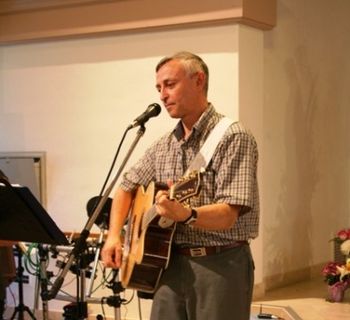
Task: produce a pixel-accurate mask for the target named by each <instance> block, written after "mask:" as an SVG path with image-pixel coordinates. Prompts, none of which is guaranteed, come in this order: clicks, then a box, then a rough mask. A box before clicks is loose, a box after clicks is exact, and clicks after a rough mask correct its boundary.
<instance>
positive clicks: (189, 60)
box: [156, 51, 209, 94]
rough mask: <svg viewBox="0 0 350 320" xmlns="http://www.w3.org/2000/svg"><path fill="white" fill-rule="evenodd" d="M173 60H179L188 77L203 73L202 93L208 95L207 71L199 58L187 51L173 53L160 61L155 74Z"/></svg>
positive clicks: (206, 67)
mask: <svg viewBox="0 0 350 320" xmlns="http://www.w3.org/2000/svg"><path fill="white" fill-rule="evenodd" d="M173 60H179V61H180V62H181V63H182V65H183V66H184V69H185V71H186V73H187V74H188V75H192V74H194V73H196V72H203V73H204V74H205V83H204V92H205V94H208V87H209V69H208V66H207V65H206V63H205V62H204V61H203V60H202V58H201V57H199V56H197V55H195V54H193V53H191V52H187V51H181V52H178V53H175V54H174V55H172V56H170V57H165V58H163V59H162V60H160V61H159V62H158V64H157V66H156V72H158V71H159V69H160V68H161V67H162V66H164V65H165V64H167V63H168V62H170V61H173Z"/></svg>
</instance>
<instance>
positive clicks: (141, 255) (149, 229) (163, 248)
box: [120, 172, 202, 293]
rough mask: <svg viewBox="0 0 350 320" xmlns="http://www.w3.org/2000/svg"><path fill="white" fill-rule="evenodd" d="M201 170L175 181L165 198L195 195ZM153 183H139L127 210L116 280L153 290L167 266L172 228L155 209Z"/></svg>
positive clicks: (199, 182)
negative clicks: (130, 207)
mask: <svg viewBox="0 0 350 320" xmlns="http://www.w3.org/2000/svg"><path fill="white" fill-rule="evenodd" d="M201 174H202V173H201V172H193V173H191V174H190V175H188V176H186V177H185V178H182V179H181V180H179V181H177V182H176V183H175V184H174V185H172V186H171V188H170V190H169V198H170V199H171V200H176V201H179V202H181V203H183V202H185V201H186V200H189V199H190V198H191V197H194V196H197V195H198V194H199V192H200V186H201ZM155 193H156V185H155V183H153V182H152V183H150V184H149V185H148V187H147V188H144V187H143V186H140V187H139V188H138V190H137V192H136V196H135V199H134V202H133V206H132V209H131V210H130V214H129V218H128V223H127V226H126V234H125V239H124V248H123V258H122V265H121V268H120V280H121V283H122V286H123V287H124V288H132V289H136V290H139V291H144V292H150V293H153V292H154V291H155V289H156V288H157V285H158V282H159V279H160V277H161V275H162V273H163V271H164V270H165V269H166V268H167V266H168V262H169V259H170V253H171V244H172V240H173V236H174V232H175V228H176V223H174V222H173V221H170V223H169V221H167V222H165V223H164V221H162V219H163V217H160V216H159V215H158V214H157V212H156V209H155V205H154V204H153V202H154V197H155Z"/></svg>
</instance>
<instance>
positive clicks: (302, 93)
mask: <svg viewBox="0 0 350 320" xmlns="http://www.w3.org/2000/svg"><path fill="white" fill-rule="evenodd" d="M349 10H350V3H349V2H348V1H335V2H332V3H329V2H328V1H318V0H312V1H302V0H298V1H288V0H281V1H279V2H278V12H277V16H278V20H277V27H276V28H275V29H273V30H272V31H268V32H265V33H264V51H265V57H264V111H263V127H264V142H263V150H264V156H265V157H264V162H263V185H262V187H263V191H264V199H263V202H264V206H263V208H264V225H263V230H264V232H263V234H264V277H269V276H272V275H275V277H272V282H271V281H269V282H270V283H269V284H268V285H274V282H276V281H277V282H278V280H280V281H281V280H283V278H285V277H286V273H288V272H289V273H293V272H294V271H297V270H300V269H305V268H308V267H309V266H313V265H318V264H320V263H323V262H325V261H326V260H329V259H331V258H332V252H331V244H330V243H329V242H328V241H329V239H331V238H332V237H333V236H334V234H335V232H336V231H337V230H338V229H340V228H343V227H349V225H350V221H349V220H350V215H349V212H350V200H349V199H350V197H349V196H350V185H349V183H350V143H349V137H350V135H349V130H348V121H349V119H350V107H349V90H348V88H349V85H350V63H349V54H350V42H349V41H348V38H349V37H348V35H349V32H350V22H349V19H348V17H347V14H348V12H349ZM319 272H320V271H319V270H318V273H319ZM276 275H277V277H276ZM270 280H271V279H270Z"/></svg>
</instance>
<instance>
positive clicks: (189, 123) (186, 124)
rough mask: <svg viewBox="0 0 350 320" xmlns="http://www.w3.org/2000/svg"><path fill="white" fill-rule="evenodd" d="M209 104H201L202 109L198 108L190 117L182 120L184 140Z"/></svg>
mask: <svg viewBox="0 0 350 320" xmlns="http://www.w3.org/2000/svg"><path fill="white" fill-rule="evenodd" d="M208 106H209V104H208V102H206V103H205V104H203V107H201V108H198V109H197V110H196V112H194V113H193V114H191V116H190V117H188V118H187V119H182V120H181V122H182V127H183V129H184V139H187V138H188V137H189V136H190V134H191V132H192V129H193V126H194V125H195V123H196V122H197V121H198V120H199V118H200V117H201V116H202V114H203V112H205V110H207V108H208Z"/></svg>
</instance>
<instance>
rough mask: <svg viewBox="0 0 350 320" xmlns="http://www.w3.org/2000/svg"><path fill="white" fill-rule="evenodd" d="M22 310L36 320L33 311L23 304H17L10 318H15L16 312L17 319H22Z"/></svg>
mask: <svg viewBox="0 0 350 320" xmlns="http://www.w3.org/2000/svg"><path fill="white" fill-rule="evenodd" d="M24 312H27V313H28V314H29V316H30V317H31V318H32V319H33V320H36V318H35V316H34V314H33V312H32V311H31V310H30V309H29V308H28V307H27V306H25V305H18V306H17V307H16V308H15V311H14V313H13V314H12V317H11V320H13V319H15V317H16V314H17V313H18V319H19V320H24Z"/></svg>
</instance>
